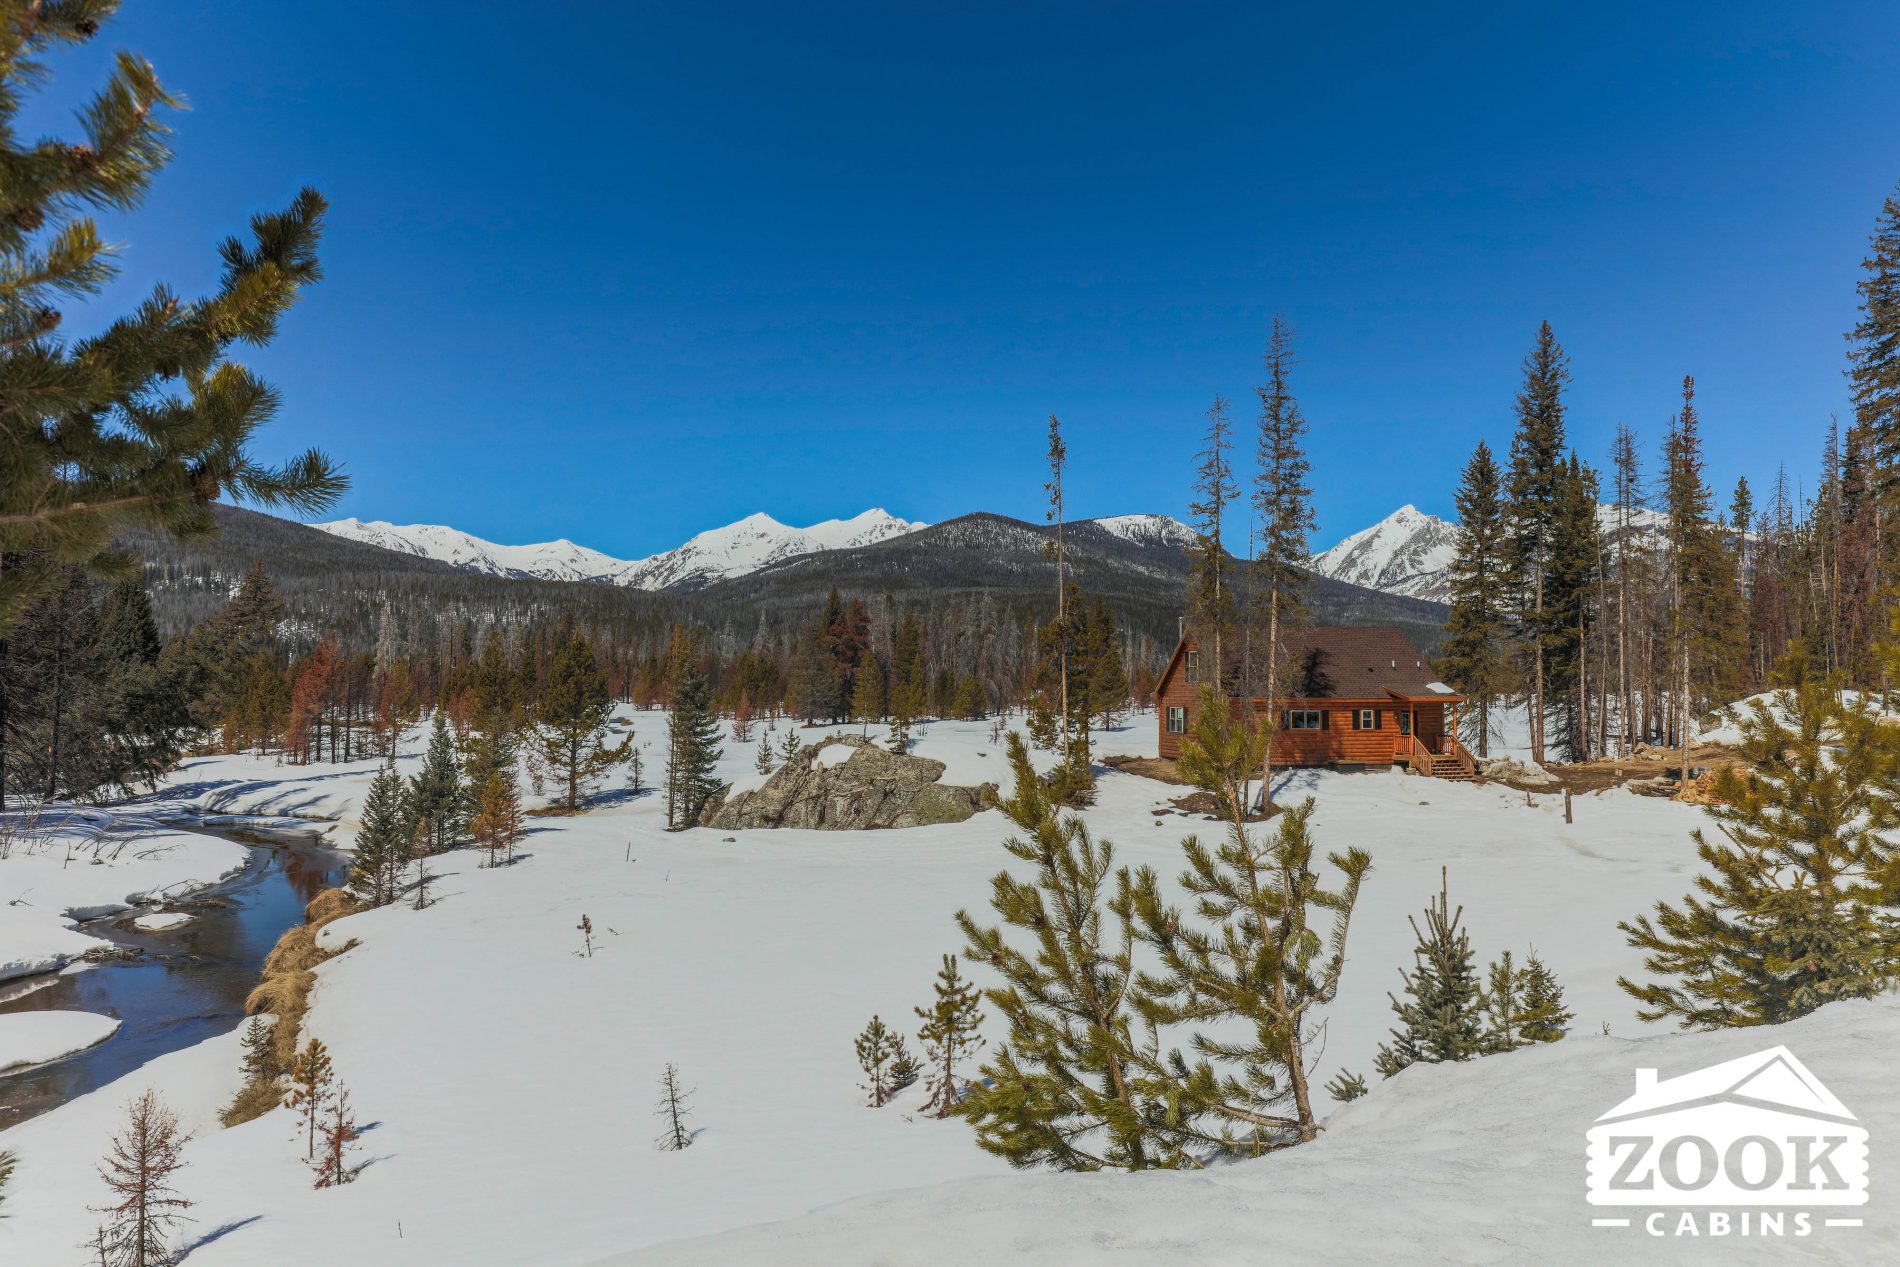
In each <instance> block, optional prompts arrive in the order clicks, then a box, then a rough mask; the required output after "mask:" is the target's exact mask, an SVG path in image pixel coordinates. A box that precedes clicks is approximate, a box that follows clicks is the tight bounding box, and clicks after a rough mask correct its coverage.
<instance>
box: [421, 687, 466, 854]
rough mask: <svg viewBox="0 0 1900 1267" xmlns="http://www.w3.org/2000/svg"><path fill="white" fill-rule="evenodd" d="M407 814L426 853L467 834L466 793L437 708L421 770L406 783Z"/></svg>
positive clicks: (444, 719) (452, 744)
mask: <svg viewBox="0 0 1900 1267" xmlns="http://www.w3.org/2000/svg"><path fill="white" fill-rule="evenodd" d="M409 813H410V816H411V818H412V820H413V821H414V822H415V823H416V824H417V825H419V826H420V827H421V828H422V830H423V832H424V833H425V847H426V848H427V849H428V851H429V852H430V853H441V852H443V851H444V850H447V849H453V848H455V846H456V845H458V844H460V843H461V842H462V839H463V837H464V835H465V834H466V832H467V828H468V815H469V802H468V793H467V790H466V789H465V788H464V787H463V786H462V772H461V770H460V769H459V768H458V767H457V766H456V763H455V740H454V739H452V738H451V737H450V735H449V723H448V718H447V717H445V716H444V715H443V712H442V710H441V709H437V710H436V713H435V724H434V726H433V728H432V729H431V730H430V732H429V749H428V751H427V752H426V753H425V754H424V755H423V758H422V767H421V768H420V769H418V770H417V771H416V773H415V776H414V777H413V778H411V779H410V781H409Z"/></svg>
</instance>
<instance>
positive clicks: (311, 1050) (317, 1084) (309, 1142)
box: [284, 1038, 335, 1161]
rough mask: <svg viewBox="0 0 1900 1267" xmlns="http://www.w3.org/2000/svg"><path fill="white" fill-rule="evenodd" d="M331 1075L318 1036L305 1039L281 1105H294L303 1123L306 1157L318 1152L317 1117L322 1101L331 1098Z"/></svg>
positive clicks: (325, 1101)
mask: <svg viewBox="0 0 1900 1267" xmlns="http://www.w3.org/2000/svg"><path fill="white" fill-rule="evenodd" d="M334 1075H335V1070H334V1069H333V1068H332V1067H331V1064H330V1051H329V1049H328V1048H327V1047H325V1046H324V1045H323V1040H322V1039H321V1038H312V1039H311V1040H310V1041H309V1042H308V1043H306V1044H305V1045H304V1049H303V1050H302V1051H300V1052H298V1053H297V1059H296V1061H295V1063H293V1064H292V1065H291V1067H290V1087H289V1089H288V1090H287V1091H285V1092H284V1107H285V1108H287V1109H295V1110H296V1111H297V1120H298V1121H299V1122H301V1123H302V1124H303V1129H304V1138H305V1143H304V1160H305V1161H309V1160H311V1159H312V1158H314V1157H315V1156H316V1155H317V1120H318V1118H319V1117H321V1116H322V1113H323V1108H324V1105H326V1104H328V1103H329V1102H330V1094H331V1090H330V1083H331V1080H332V1078H333V1077H334Z"/></svg>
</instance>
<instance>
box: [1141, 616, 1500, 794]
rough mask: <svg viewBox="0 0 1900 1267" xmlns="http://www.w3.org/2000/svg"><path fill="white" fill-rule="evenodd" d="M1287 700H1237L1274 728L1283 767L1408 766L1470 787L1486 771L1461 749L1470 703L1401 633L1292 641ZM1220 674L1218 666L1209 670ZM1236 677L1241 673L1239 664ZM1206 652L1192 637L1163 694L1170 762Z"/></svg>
mask: <svg viewBox="0 0 1900 1267" xmlns="http://www.w3.org/2000/svg"><path fill="white" fill-rule="evenodd" d="M1282 642H1283V646H1284V651H1283V654H1284V656H1285V657H1286V664H1287V669H1286V671H1285V672H1283V673H1281V674H1280V675H1279V676H1280V679H1281V681H1282V682H1284V683H1286V684H1287V685H1286V693H1285V694H1284V695H1282V696H1276V697H1274V698H1268V697H1266V696H1254V697H1252V698H1251V699H1243V698H1242V697H1240V696H1230V697H1229V707H1230V708H1232V709H1234V710H1235V711H1236V712H1237V711H1238V710H1240V709H1241V708H1243V707H1251V708H1252V709H1253V711H1254V713H1255V715H1256V716H1261V717H1271V718H1272V720H1273V722H1274V724H1275V729H1274V736H1273V752H1272V760H1273V764H1274V765H1275V766H1276V767H1279V768H1286V767H1289V766H1333V767H1339V768H1348V769H1353V768H1357V769H1367V768H1382V767H1384V768H1389V767H1391V766H1393V765H1395V764H1396V765H1403V766H1405V767H1407V768H1408V769H1410V770H1413V771H1415V772H1417V773H1419V774H1428V775H1432V776H1434V777H1437V778H1446V779H1469V778H1472V777H1474V776H1475V775H1476V773H1477V763H1476V761H1475V760H1474V759H1473V758H1472V756H1471V753H1470V752H1469V751H1468V750H1467V749H1466V748H1465V746H1464V745H1463V744H1461V743H1459V742H1458V705H1459V704H1461V703H1462V702H1464V697H1463V696H1462V695H1459V694H1458V693H1457V692H1456V691H1454V690H1452V689H1451V688H1450V687H1449V686H1446V685H1445V684H1444V683H1443V682H1440V681H1438V680H1437V678H1436V677H1435V676H1434V675H1433V673H1432V671H1431V668H1430V666H1429V665H1427V664H1426V662H1425V657H1424V655H1423V654H1421V653H1420V652H1419V650H1418V648H1417V647H1414V646H1413V645H1412V642H1411V639H1409V638H1407V637H1406V636H1405V634H1404V633H1403V632H1401V631H1400V630H1397V629H1391V628H1364V629H1362V628H1354V627H1347V626H1332V627H1325V626H1321V627H1308V628H1301V629H1293V630H1289V631H1287V632H1286V633H1285V634H1284V635H1283V638H1282ZM1209 667H1210V668H1211V666H1209ZM1229 668H1230V671H1231V668H1232V666H1231V665H1230V666H1229ZM1204 680H1205V675H1204V673H1203V671H1202V650H1201V645H1200V642H1199V640H1198V639H1196V637H1195V636H1194V632H1193V631H1192V630H1186V631H1184V632H1183V633H1182V635H1181V640H1180V642H1179V644H1178V645H1176V647H1175V649H1174V654H1173V655H1172V656H1170V657H1168V664H1167V667H1166V668H1165V669H1163V670H1162V673H1161V680H1160V683H1159V685H1157V686H1156V688H1155V718H1156V724H1157V725H1158V726H1159V728H1160V755H1162V756H1163V757H1169V758H1173V757H1178V756H1180V755H1181V741H1182V739H1183V738H1185V737H1186V735H1187V733H1188V732H1189V731H1190V730H1192V729H1193V727H1194V718H1195V715H1196V714H1197V713H1198V712H1199V711H1200V706H1201V686H1202V683H1203V681H1204Z"/></svg>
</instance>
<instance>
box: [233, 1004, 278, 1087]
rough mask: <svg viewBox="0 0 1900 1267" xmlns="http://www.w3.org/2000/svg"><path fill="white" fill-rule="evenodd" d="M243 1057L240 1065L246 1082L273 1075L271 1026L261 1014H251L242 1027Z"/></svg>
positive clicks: (274, 1064)
mask: <svg viewBox="0 0 1900 1267" xmlns="http://www.w3.org/2000/svg"><path fill="white" fill-rule="evenodd" d="M240 1041H241V1042H242V1043H243V1044H244V1059H243V1062H242V1065H241V1067H242V1068H243V1070H244V1077H245V1080H246V1081H247V1082H258V1081H261V1080H263V1079H265V1078H270V1077H273V1076H275V1074H276V1072H277V1059H276V1056H275V1055H274V1054H273V1053H272V1051H271V1026H270V1024H269V1023H268V1022H266V1021H265V1020H264V1018H263V1017H261V1016H253V1017H252V1018H251V1021H250V1024H248V1025H246V1026H245V1027H244V1037H243V1038H242V1039H241V1040H240Z"/></svg>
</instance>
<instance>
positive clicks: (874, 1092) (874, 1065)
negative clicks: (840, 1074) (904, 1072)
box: [857, 1016, 898, 1109]
mask: <svg viewBox="0 0 1900 1267" xmlns="http://www.w3.org/2000/svg"><path fill="white" fill-rule="evenodd" d="M897 1043H898V1035H897V1033H896V1032H895V1031H894V1030H892V1029H891V1028H890V1027H888V1026H887V1025H885V1024H884V1022H883V1021H881V1020H879V1019H878V1018H877V1017H876V1016H873V1017H872V1018H871V1023H870V1024H869V1025H866V1026H865V1027H864V1030H863V1032H862V1033H860V1034H859V1035H858V1037H857V1049H858V1068H860V1069H862V1070H863V1071H864V1078H865V1081H863V1082H862V1083H860V1084H859V1086H860V1087H861V1088H862V1089H863V1090H864V1093H865V1094H866V1095H867V1096H868V1097H869V1099H868V1100H867V1101H866V1103H867V1104H868V1106H869V1107H871V1108H874V1109H881V1108H883V1107H884V1106H885V1105H886V1104H889V1103H890V1100H891V1095H892V1093H893V1092H894V1091H895V1090H896V1087H894V1086H893V1085H892V1082H891V1062H892V1060H893V1059H894V1058H895V1057H896V1055H897Z"/></svg>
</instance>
